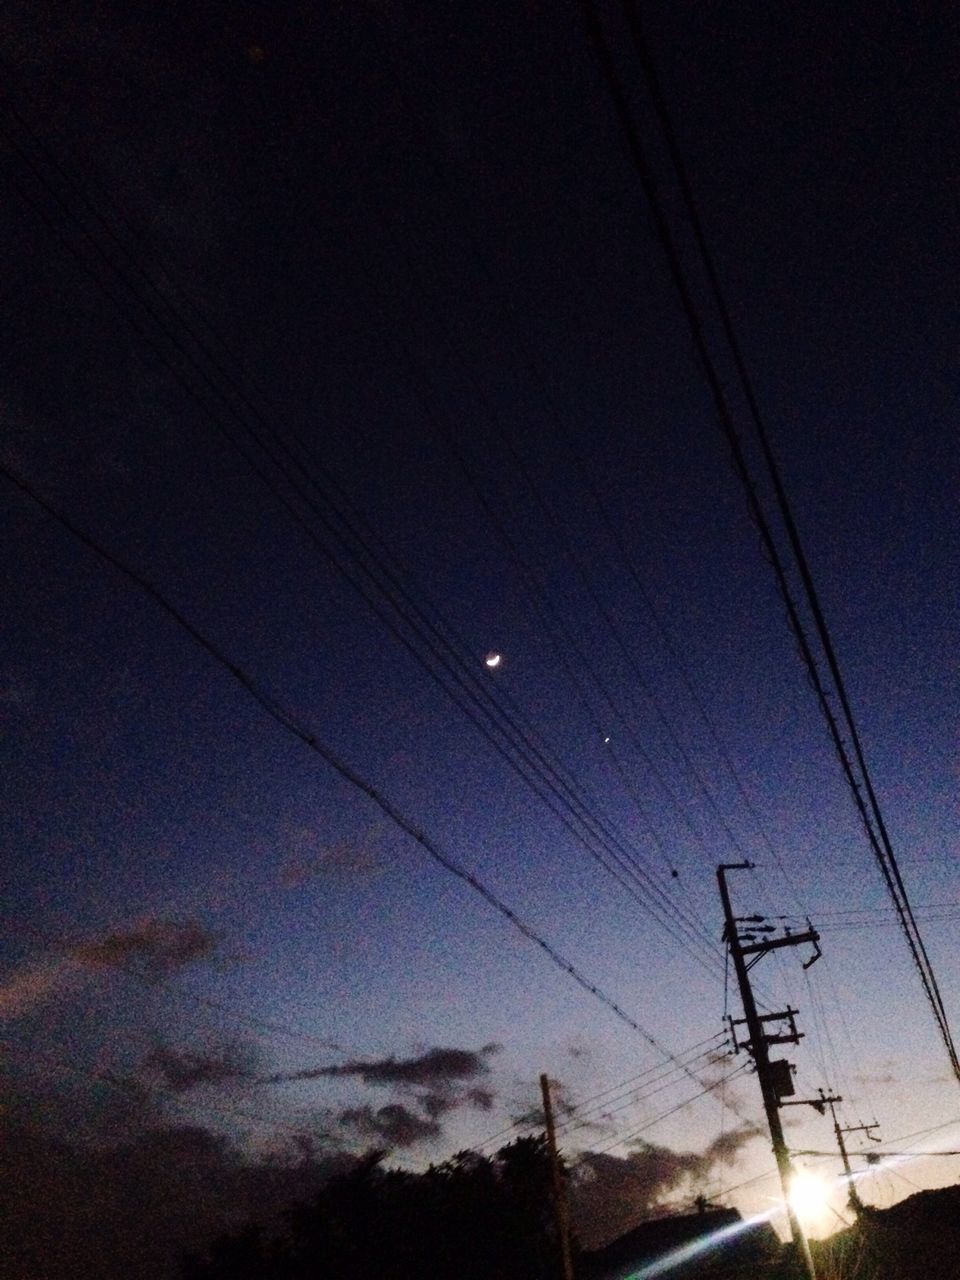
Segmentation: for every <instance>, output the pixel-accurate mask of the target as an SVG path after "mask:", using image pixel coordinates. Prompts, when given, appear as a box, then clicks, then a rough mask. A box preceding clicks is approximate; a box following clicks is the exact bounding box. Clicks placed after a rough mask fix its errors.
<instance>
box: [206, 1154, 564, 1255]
mask: <svg viewBox="0 0 960 1280" xmlns="http://www.w3.org/2000/svg"><path fill="white" fill-rule="evenodd" d="M287 1227H288V1229H287V1231H286V1232H285V1233H282V1234H280V1235H277V1236H276V1237H273V1238H267V1237H265V1236H264V1234H263V1232H262V1230H260V1229H258V1228H248V1229H247V1230H246V1231H244V1232H241V1233H240V1234H238V1235H234V1236H230V1237H225V1238H222V1239H220V1240H218V1241H216V1242H215V1243H214V1245H213V1246H212V1248H211V1250H210V1251H209V1253H208V1255H207V1256H206V1257H205V1258H197V1257H191V1258H189V1259H186V1260H185V1262H184V1265H183V1271H182V1274H183V1276H184V1280H248V1278H249V1280H253V1278H254V1277H256V1280H422V1278H423V1277H424V1276H431V1277H433V1278H434V1280H547V1277H548V1276H549V1277H552V1276H553V1275H555V1273H556V1256H557V1244H556V1239H555V1233H554V1228H553V1217H552V1210H551V1204H550V1169H549V1163H548V1156H547V1152H546V1145H545V1143H544V1141H543V1139H542V1138H518V1139H517V1140H516V1141H515V1142H512V1143H510V1144H509V1145H508V1146H506V1147H503V1148H502V1149H501V1150H500V1151H498V1152H497V1154H496V1155H495V1156H494V1157H492V1158H489V1157H486V1156H482V1155H479V1154H478V1153H476V1152H473V1151H463V1152H460V1153H458V1154H457V1155H455V1156H454V1157H453V1158H452V1159H450V1160H447V1161H445V1162H444V1163H443V1164H438V1165H431V1166H430V1168H429V1169H428V1170H427V1172H426V1173H423V1174H413V1173H407V1172H404V1171H403V1170H399V1169H384V1168H383V1164H382V1153H376V1152H375V1153H371V1155H369V1156H368V1157H367V1158H366V1159H365V1160H363V1161H361V1162H360V1163H359V1164H358V1165H357V1166H356V1168H354V1169H353V1170H351V1171H350V1172H349V1173H347V1174H345V1175H343V1176H341V1177H338V1178H335V1179H333V1180H332V1181H331V1182H329V1183H328V1184H327V1186H325V1187H324V1188H323V1190H322V1191H321V1192H320V1193H319V1194H318V1195H317V1196H316V1197H315V1198H314V1199H313V1200H312V1201H311V1202H310V1203H309V1204H302V1205H298V1206H296V1207H295V1208H294V1209H292V1210H291V1211H290V1213H289V1214H288V1217H287Z"/></svg>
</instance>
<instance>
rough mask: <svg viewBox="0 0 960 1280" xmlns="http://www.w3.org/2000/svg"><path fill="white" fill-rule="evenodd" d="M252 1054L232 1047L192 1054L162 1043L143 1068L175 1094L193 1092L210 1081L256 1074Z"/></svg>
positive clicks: (230, 1080)
mask: <svg viewBox="0 0 960 1280" xmlns="http://www.w3.org/2000/svg"><path fill="white" fill-rule="evenodd" d="M251 1057H252V1055H251V1054H250V1053H249V1052H248V1051H241V1050H239V1049H237V1048H234V1047H230V1048H228V1049H225V1050H222V1051H220V1052H214V1053H192V1052H190V1051H182V1050H179V1049H171V1048H168V1047H166V1046H159V1047H158V1048H156V1049H153V1050H152V1051H151V1052H150V1053H149V1054H147V1056H146V1058H145V1059H144V1060H143V1064H142V1068H141V1069H142V1070H143V1071H145V1072H146V1074H147V1075H148V1076H152V1077H155V1078H157V1079H158V1080H159V1082H160V1083H161V1084H162V1085H163V1087H164V1088H167V1089H169V1090H171V1092H173V1093H189V1092H190V1091H191V1090H192V1089H198V1088H202V1087H203V1086H204V1085H210V1084H215V1085H216V1084H219V1085H223V1084H231V1083H236V1082H238V1081H242V1080H248V1079H250V1078H251V1077H252V1076H253V1073H254V1071H253V1063H252V1061H251Z"/></svg>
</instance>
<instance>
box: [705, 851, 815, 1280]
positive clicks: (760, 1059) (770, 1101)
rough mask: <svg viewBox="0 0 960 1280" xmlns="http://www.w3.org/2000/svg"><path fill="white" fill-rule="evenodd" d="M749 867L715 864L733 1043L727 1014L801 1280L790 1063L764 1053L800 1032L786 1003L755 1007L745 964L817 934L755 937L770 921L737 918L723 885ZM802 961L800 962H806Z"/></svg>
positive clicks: (805, 1262)
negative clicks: (756, 1087) (788, 1120)
mask: <svg viewBox="0 0 960 1280" xmlns="http://www.w3.org/2000/svg"><path fill="white" fill-rule="evenodd" d="M752 869H753V863H751V862H736V863H725V864H723V865H721V866H719V867H717V883H718V885H719V888H720V900H721V902H722V903H723V918H724V938H725V940H726V943H727V946H728V947H729V949H730V957H731V959H732V960H733V968H734V972H735V973H736V975H737V983H738V984H739V987H740V1000H741V1003H742V1005H743V1015H744V1016H743V1018H742V1019H741V1020H739V1021H740V1023H741V1024H742V1023H746V1027H747V1035H748V1039H747V1040H746V1041H744V1042H742V1043H741V1044H738V1043H737V1039H736V1025H738V1024H737V1023H736V1022H735V1021H734V1020H733V1019H731V1030H732V1031H733V1034H734V1049H735V1050H737V1051H739V1049H740V1048H744V1049H746V1050H747V1051H748V1053H749V1054H750V1056H751V1058H753V1061H754V1064H755V1066H756V1068H757V1079H758V1080H759V1082H760V1092H761V1094H762V1096H763V1109H764V1111H765V1112H766V1116H767V1125H768V1126H769V1129H770V1139H771V1142H772V1144H773V1154H774V1156H775V1158H776V1161H777V1169H778V1170H779V1172H780V1182H781V1184H782V1186H783V1198H784V1201H785V1203H786V1210H787V1220H788V1222H789V1224H790V1234H791V1236H792V1237H793V1242H794V1245H795V1246H796V1250H797V1254H798V1257H799V1259H800V1262H801V1264H802V1267H803V1271H804V1275H805V1276H806V1277H807V1280H817V1274H816V1271H815V1269H814V1265H813V1258H812V1256H811V1254H810V1245H809V1243H808V1241H807V1237H806V1233H805V1232H804V1230H803V1226H802V1224H801V1222H800V1219H799V1218H798V1217H797V1214H796V1212H795V1210H794V1208H793V1205H792V1204H791V1203H790V1189H791V1184H792V1181H793V1166H792V1165H791V1163H790V1153H789V1151H788V1150H787V1143H786V1139H785V1138H784V1136H783V1124H782V1122H781V1120H780V1107H781V1098H784V1097H786V1096H788V1095H790V1094H792V1093H793V1076H792V1072H791V1068H790V1063H789V1062H787V1061H786V1059H783V1058H780V1059H777V1060H776V1061H773V1062H772V1061H771V1060H770V1053H769V1048H770V1045H772V1044H796V1043H797V1042H798V1041H799V1039H800V1033H799V1032H798V1031H797V1028H796V1023H795V1021H794V1015H795V1014H796V1012H797V1010H796V1009H789V1008H788V1009H786V1010H785V1011H784V1012H782V1013H766V1014H762V1015H761V1014H760V1013H759V1012H758V1010H757V1003H756V1000H755V999H754V996H753V989H752V988H751V986H750V968H751V967H752V966H753V965H754V964H755V963H756V962H757V961H758V960H760V959H761V958H762V957H763V956H764V955H765V954H766V953H767V952H768V951H774V950H776V949H778V948H780V947H796V946H799V945H800V944H801V943H804V942H812V943H813V944H814V946H816V944H817V942H818V941H819V935H818V934H817V933H816V932H815V931H814V930H813V929H812V928H810V929H808V930H807V931H806V932H805V933H785V934H784V936H782V937H780V938H770V937H764V938H760V935H761V934H763V933H769V932H772V926H770V925H765V924H764V923H763V921H762V917H757V916H751V917H746V918H743V917H742V918H740V919H738V918H737V917H736V916H734V914H733V907H732V906H731V905H730V893H729V890H728V889H727V879H726V873H727V872H728V871H749V870H752ZM740 925H747V926H748V927H747V928H746V929H742V928H740V927H739V926H740ZM758 939H759V940H758ZM818 955H819V948H817V952H816V954H815V955H814V957H813V959H814V960H815V959H816V958H817V956H818ZM748 956H750V957H752V959H750V960H749V961H748V959H747V957H748ZM812 963H813V960H810V961H809V962H808V965H809V964H812ZM808 965H807V966H805V967H808ZM768 1023H772V1024H780V1026H781V1027H783V1025H784V1024H786V1026H787V1028H789V1029H788V1030H780V1031H774V1032H772V1033H771V1032H768V1031H766V1030H765V1024H768Z"/></svg>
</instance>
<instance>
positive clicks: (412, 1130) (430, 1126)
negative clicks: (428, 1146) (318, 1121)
mask: <svg viewBox="0 0 960 1280" xmlns="http://www.w3.org/2000/svg"><path fill="white" fill-rule="evenodd" d="M338 1119H339V1122H340V1124H341V1125H342V1126H343V1127H344V1128H346V1129H353V1130H355V1132H356V1133H357V1134H358V1135H359V1136H360V1137H362V1138H366V1139H370V1140H372V1141H373V1142H374V1143H375V1144H376V1145H377V1146H382V1147H384V1148H385V1149H387V1150H392V1149H394V1148H395V1147H412V1146H413V1145H414V1144H415V1143H417V1142H422V1141H424V1140H425V1139H427V1138H439V1137H440V1135H441V1133H442V1132H443V1130H442V1128H441V1126H440V1124H439V1122H438V1121H437V1120H436V1119H435V1118H434V1117H431V1116H419V1115H417V1114H416V1112H414V1111H411V1110H410V1108H409V1107H405V1106H404V1105H403V1103H401V1102H389V1103H387V1105H386V1106H383V1107H377V1109H376V1110H374V1109H373V1108H372V1107H369V1106H362V1107H348V1108H347V1109H346V1110H345V1111H341V1112H340V1115H339V1117H338Z"/></svg>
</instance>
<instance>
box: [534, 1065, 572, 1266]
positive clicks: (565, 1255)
mask: <svg viewBox="0 0 960 1280" xmlns="http://www.w3.org/2000/svg"><path fill="white" fill-rule="evenodd" d="M540 1092H541V1094H542V1095H543V1120H544V1124H545V1125H546V1129H547V1151H548V1152H549V1153H550V1172H551V1175H552V1177H553V1212H554V1215H555V1217H556V1221H557V1237H558V1239H559V1241H560V1274H561V1277H562V1280H573V1255H572V1254H571V1252H570V1215H569V1213H568V1212H567V1193H566V1189H565V1187H564V1185H563V1171H562V1170H561V1168H560V1156H559V1153H558V1152H557V1131H556V1129H555V1128H554V1124H553V1103H552V1102H551V1100H550V1078H549V1076H548V1075H547V1073H546V1072H543V1074H542V1075H541V1076H540Z"/></svg>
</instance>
